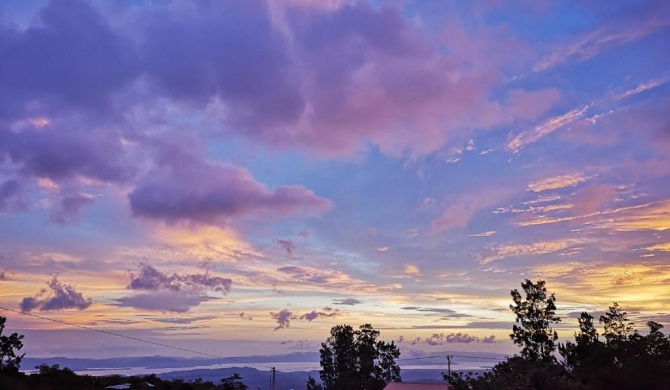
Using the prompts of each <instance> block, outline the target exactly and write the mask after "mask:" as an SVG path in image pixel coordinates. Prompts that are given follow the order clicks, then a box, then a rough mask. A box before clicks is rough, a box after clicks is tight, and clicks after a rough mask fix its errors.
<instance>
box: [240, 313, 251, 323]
mask: <svg viewBox="0 0 670 390" xmlns="http://www.w3.org/2000/svg"><path fill="white" fill-rule="evenodd" d="M240 318H241V319H243V320H245V321H251V320H253V319H254V317H252V316H250V315H245V314H244V312H241V313H240Z"/></svg>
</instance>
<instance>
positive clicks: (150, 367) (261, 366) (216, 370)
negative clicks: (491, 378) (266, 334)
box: [22, 352, 504, 390]
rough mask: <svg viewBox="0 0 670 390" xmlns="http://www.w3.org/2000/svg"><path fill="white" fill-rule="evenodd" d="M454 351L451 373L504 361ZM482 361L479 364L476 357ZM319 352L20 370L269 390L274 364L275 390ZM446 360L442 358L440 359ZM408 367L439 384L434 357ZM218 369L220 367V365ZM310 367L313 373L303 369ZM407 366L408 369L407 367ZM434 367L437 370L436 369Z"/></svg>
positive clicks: (82, 362)
mask: <svg viewBox="0 0 670 390" xmlns="http://www.w3.org/2000/svg"><path fill="white" fill-rule="evenodd" d="M481 355H482V354H481V353H467V352H458V356H459V359H457V360H456V361H454V362H453V363H452V369H453V370H454V371H458V370H459V368H462V369H463V370H468V371H480V369H477V368H475V369H474V370H473V369H472V367H476V366H478V365H481V364H482V363H484V364H488V365H492V364H494V363H495V362H496V360H497V359H500V360H502V359H504V355H502V354H486V356H484V357H483V356H481ZM482 358H483V359H485V360H481V359H482ZM318 361H319V354H318V353H315V352H296V353H291V354H285V355H271V356H244V357H231V358H226V359H220V358H201V357H198V358H183V357H171V356H142V357H121V358H107V359H87V358H66V357H49V358H31V357H26V358H24V359H23V362H22V367H23V368H24V369H26V370H31V369H32V368H33V367H36V366H39V365H40V364H46V365H49V366H51V365H54V364H58V365H59V366H60V367H61V368H63V367H68V368H70V369H71V370H73V371H75V372H78V373H80V374H91V375H106V374H108V375H112V374H120V375H137V374H141V375H143V374H147V375H148V374H151V373H155V374H157V375H158V376H159V377H161V378H163V379H173V378H180V379H185V380H193V379H197V378H201V379H203V380H208V381H212V382H219V381H220V380H221V379H222V378H225V377H228V376H231V375H233V374H234V373H238V374H240V375H241V376H242V378H243V381H244V383H245V384H246V385H247V386H249V389H250V390H257V389H269V388H270V378H271V373H270V367H271V366H274V365H278V366H279V367H278V369H277V372H276V386H275V388H276V390H286V389H304V388H305V383H306V381H307V379H308V377H309V375H311V376H312V377H314V378H315V379H316V380H317V382H318V381H319V371H318V369H316V367H318ZM445 361H446V359H445ZM289 363H296V364H295V366H297V367H300V368H299V369H283V368H280V367H282V366H286V365H287V364H289ZM401 363H402V362H401ZM408 363H409V364H405V365H403V364H401V367H404V369H403V370H402V378H403V380H404V381H406V382H441V381H442V372H443V371H446V367H440V364H443V363H445V362H444V361H440V360H439V359H436V358H435V356H427V357H424V358H421V357H418V358H411V360H410V362H408ZM222 366H223V367H222ZM306 366H309V367H314V368H315V369H310V368H307V367H306ZM408 367H409V368H411V369H408ZM436 367H438V368H436Z"/></svg>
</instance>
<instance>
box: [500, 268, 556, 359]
mask: <svg viewBox="0 0 670 390" xmlns="http://www.w3.org/2000/svg"><path fill="white" fill-rule="evenodd" d="M544 284H545V283H544V280H538V281H537V283H533V282H531V281H530V280H528V279H526V281H525V282H523V283H521V287H522V288H523V291H524V293H525V294H526V297H525V299H522V297H521V294H520V293H519V291H518V290H516V289H514V290H512V292H511V294H512V300H513V301H514V305H510V306H509V307H510V309H512V311H513V312H514V314H515V315H516V322H517V323H520V324H521V325H520V326H518V325H514V326H513V327H512V334H510V337H511V338H512V341H514V344H516V345H519V346H521V347H523V348H522V349H521V356H522V357H524V358H526V359H529V360H533V361H537V360H542V361H544V362H547V361H550V360H551V359H553V353H554V350H555V349H556V341H557V340H558V334H557V333H556V332H555V331H554V330H553V329H552V328H551V324H552V323H557V322H560V321H561V319H560V318H559V317H558V316H556V297H555V296H554V294H551V295H549V296H547V289H546V287H545V286H544Z"/></svg>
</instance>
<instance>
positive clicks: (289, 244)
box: [277, 240, 296, 255]
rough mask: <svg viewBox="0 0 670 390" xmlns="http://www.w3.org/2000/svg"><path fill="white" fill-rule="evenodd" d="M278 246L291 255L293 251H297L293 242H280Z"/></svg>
mask: <svg viewBox="0 0 670 390" xmlns="http://www.w3.org/2000/svg"><path fill="white" fill-rule="evenodd" d="M277 245H279V246H280V247H281V248H282V249H283V250H284V251H286V253H287V254H289V255H292V254H293V251H294V250H295V249H296V245H295V243H293V241H291V240H278V241H277Z"/></svg>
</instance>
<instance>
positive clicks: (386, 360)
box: [308, 324, 401, 390]
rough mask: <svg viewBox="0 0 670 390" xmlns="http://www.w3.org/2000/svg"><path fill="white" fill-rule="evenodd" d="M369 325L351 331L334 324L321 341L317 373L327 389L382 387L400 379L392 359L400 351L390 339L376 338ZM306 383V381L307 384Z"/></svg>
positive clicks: (374, 389) (362, 389) (369, 388)
mask: <svg viewBox="0 0 670 390" xmlns="http://www.w3.org/2000/svg"><path fill="white" fill-rule="evenodd" d="M378 337H379V331H377V330H374V328H373V327H372V325H370V324H365V325H362V326H361V327H360V328H359V329H358V330H354V329H353V328H352V327H351V326H350V325H337V326H334V327H333V328H332V329H331V330H330V337H329V338H328V339H327V340H326V342H325V343H322V344H321V350H320V353H321V361H320V362H321V370H320V371H319V374H320V376H321V380H322V381H323V387H324V388H325V389H326V390H357V389H361V390H378V389H379V390H381V389H383V388H384V387H385V386H386V384H387V383H389V382H399V381H400V380H401V378H400V367H398V365H397V364H396V362H395V360H396V359H397V358H398V357H400V350H399V349H398V347H397V346H396V345H395V343H394V342H393V341H391V342H390V343H386V342H383V341H378V340H377V338H378ZM308 384H309V383H308Z"/></svg>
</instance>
